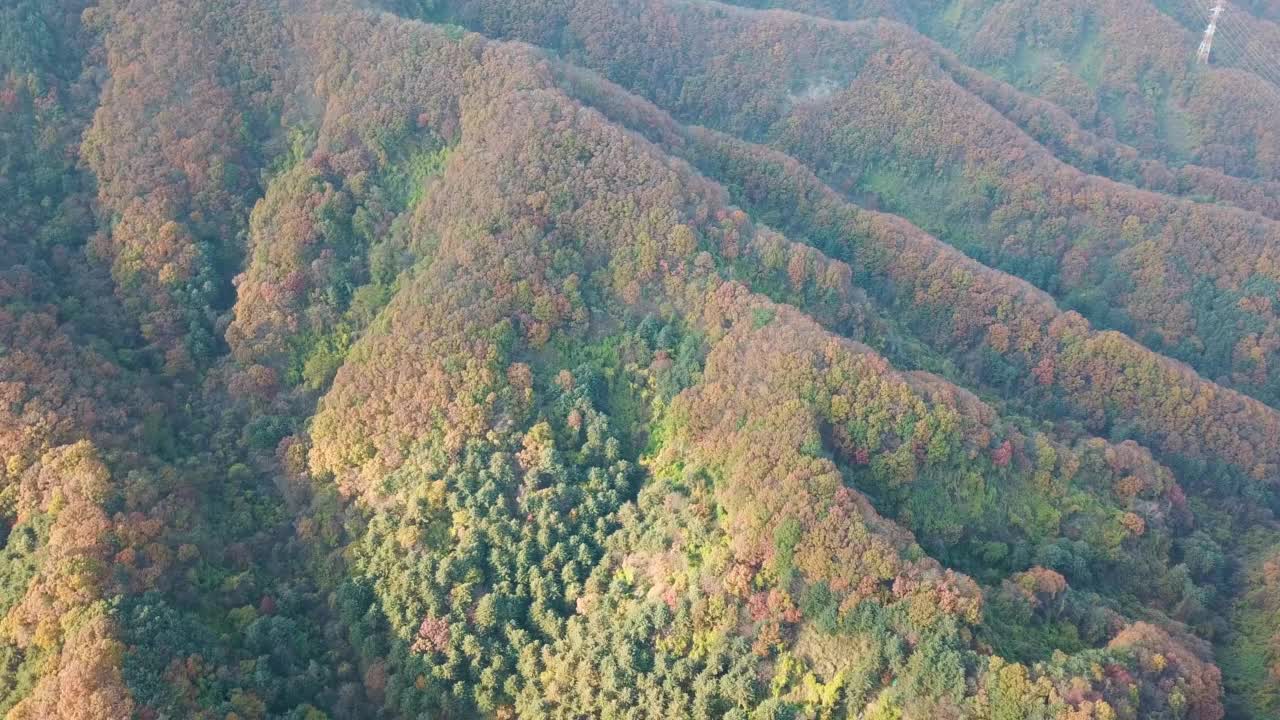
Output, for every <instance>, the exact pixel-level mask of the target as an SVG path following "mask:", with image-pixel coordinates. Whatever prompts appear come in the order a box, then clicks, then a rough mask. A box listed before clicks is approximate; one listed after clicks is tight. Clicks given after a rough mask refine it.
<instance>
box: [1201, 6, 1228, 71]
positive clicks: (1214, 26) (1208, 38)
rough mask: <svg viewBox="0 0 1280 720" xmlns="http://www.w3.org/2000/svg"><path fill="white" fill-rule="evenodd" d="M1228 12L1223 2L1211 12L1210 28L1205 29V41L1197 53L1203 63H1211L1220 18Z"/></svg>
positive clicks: (1202, 41)
mask: <svg viewBox="0 0 1280 720" xmlns="http://www.w3.org/2000/svg"><path fill="white" fill-rule="evenodd" d="M1226 11H1227V6H1226V5H1223V4H1222V0H1218V2H1217V3H1216V4H1215V5H1214V6H1213V10H1211V11H1210V12H1209V27H1207V28H1205V31H1204V40H1201V41H1200V51H1199V52H1198V53H1196V57H1198V58H1199V59H1200V62H1201V63H1207V62H1209V55H1210V53H1212V52H1213V36H1214V35H1216V34H1217V32H1218V18H1220V17H1222V13H1224V12H1226Z"/></svg>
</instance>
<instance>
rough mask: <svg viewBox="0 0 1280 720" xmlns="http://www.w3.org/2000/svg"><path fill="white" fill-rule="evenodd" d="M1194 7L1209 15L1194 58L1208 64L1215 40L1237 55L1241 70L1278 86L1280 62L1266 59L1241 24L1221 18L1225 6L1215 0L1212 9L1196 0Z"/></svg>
mask: <svg viewBox="0 0 1280 720" xmlns="http://www.w3.org/2000/svg"><path fill="white" fill-rule="evenodd" d="M1195 4H1196V8H1197V9H1198V10H1199V11H1200V14H1201V15H1204V16H1206V17H1207V18H1208V21H1209V27H1208V28H1206V29H1205V33H1204V39H1203V40H1202V41H1201V43H1200V48H1199V49H1198V50H1197V52H1196V58H1197V61H1198V62H1200V63H1208V62H1209V60H1210V59H1211V57H1212V53H1213V45H1214V44H1215V43H1217V44H1219V45H1223V46H1225V47H1226V48H1227V49H1228V50H1229V53H1228V55H1229V56H1231V57H1235V58H1236V62H1235V63H1234V64H1236V65H1237V66H1239V67H1240V69H1241V70H1245V71H1246V72H1251V73H1253V74H1255V75H1257V76H1258V77H1260V78H1261V79H1263V80H1265V81H1267V82H1269V83H1271V84H1273V85H1277V86H1280V63H1277V62H1276V61H1275V60H1273V59H1269V58H1267V57H1266V56H1265V54H1262V53H1260V52H1259V51H1258V50H1256V49H1255V48H1254V47H1253V43H1252V42H1250V40H1249V38H1248V36H1247V32H1248V31H1247V30H1246V29H1245V28H1243V27H1240V26H1237V25H1232V24H1230V23H1226V22H1223V21H1222V17H1223V13H1224V12H1225V11H1226V6H1225V5H1224V4H1223V2H1222V0H1218V1H1217V2H1216V3H1215V5H1214V6H1213V7H1212V8H1207V7H1206V5H1205V3H1204V2H1202V0H1195Z"/></svg>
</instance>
